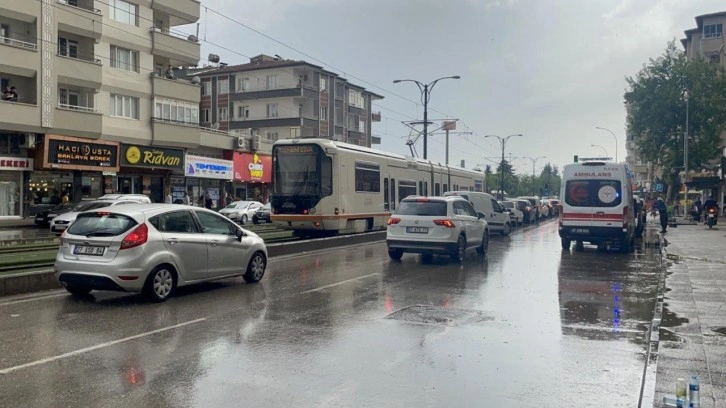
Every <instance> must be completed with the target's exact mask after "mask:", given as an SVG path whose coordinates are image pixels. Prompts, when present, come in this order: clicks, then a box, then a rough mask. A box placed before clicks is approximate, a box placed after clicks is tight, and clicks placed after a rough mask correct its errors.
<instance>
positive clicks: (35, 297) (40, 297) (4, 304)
mask: <svg viewBox="0 0 726 408" xmlns="http://www.w3.org/2000/svg"><path fill="white" fill-rule="evenodd" d="M67 295H68V294H66V293H56V294H52V295H42V296H34V297H31V298H25V299H20V300H11V301H9V302H4V303H0V307H3V306H10V305H16V304H18V303H26V302H34V301H36V300H45V299H52V298H57V297H61V296H67Z"/></svg>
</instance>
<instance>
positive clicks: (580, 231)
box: [572, 228, 590, 234]
mask: <svg viewBox="0 0 726 408" xmlns="http://www.w3.org/2000/svg"><path fill="white" fill-rule="evenodd" d="M572 232H573V233H575V234H589V233H590V230H589V229H587V228H573V229H572Z"/></svg>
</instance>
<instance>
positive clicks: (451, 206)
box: [386, 196, 489, 262]
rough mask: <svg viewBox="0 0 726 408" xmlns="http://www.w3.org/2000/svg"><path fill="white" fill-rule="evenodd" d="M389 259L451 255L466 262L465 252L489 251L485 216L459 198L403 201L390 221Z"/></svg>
mask: <svg viewBox="0 0 726 408" xmlns="http://www.w3.org/2000/svg"><path fill="white" fill-rule="evenodd" d="M386 245H387V246H388V256H389V257H390V258H391V259H393V260H400V259H401V257H402V256H403V254H404V252H413V253H419V254H422V260H424V261H427V260H430V258H431V256H432V255H433V254H444V255H449V256H450V257H451V259H452V260H453V261H455V262H463V261H464V256H465V254H466V250H467V249H470V248H476V250H477V252H479V253H480V254H482V255H483V254H486V251H487V249H489V226H488V224H487V222H486V215H485V214H484V213H477V212H476V210H474V207H473V206H472V205H471V203H470V202H469V201H467V200H466V199H464V198H462V197H460V196H449V197H419V196H409V197H407V198H404V199H403V200H401V203H400V204H399V205H398V207H397V208H396V211H395V212H394V213H393V214H392V215H391V217H390V218H389V219H388V228H387V233H386Z"/></svg>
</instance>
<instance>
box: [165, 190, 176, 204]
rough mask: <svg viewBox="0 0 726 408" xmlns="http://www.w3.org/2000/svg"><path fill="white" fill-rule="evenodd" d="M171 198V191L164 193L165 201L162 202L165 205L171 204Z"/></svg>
mask: <svg viewBox="0 0 726 408" xmlns="http://www.w3.org/2000/svg"><path fill="white" fill-rule="evenodd" d="M173 201H174V200H173V198H172V197H171V191H169V192H167V193H166V200H165V201H164V202H165V203H167V204H171V203H172V202H173Z"/></svg>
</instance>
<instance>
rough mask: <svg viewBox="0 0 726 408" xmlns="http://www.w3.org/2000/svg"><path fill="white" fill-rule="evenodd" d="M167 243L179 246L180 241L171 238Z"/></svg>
mask: <svg viewBox="0 0 726 408" xmlns="http://www.w3.org/2000/svg"><path fill="white" fill-rule="evenodd" d="M166 242H168V243H169V245H174V244H178V243H179V240H178V239H177V238H170V239H168V240H167V241H166Z"/></svg>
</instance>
